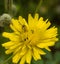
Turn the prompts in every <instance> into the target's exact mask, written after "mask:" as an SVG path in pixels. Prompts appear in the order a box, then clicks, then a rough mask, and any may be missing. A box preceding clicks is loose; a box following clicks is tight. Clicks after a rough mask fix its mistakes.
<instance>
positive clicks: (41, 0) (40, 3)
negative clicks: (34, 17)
mask: <svg viewBox="0 0 60 64" xmlns="http://www.w3.org/2000/svg"><path fill="white" fill-rule="evenodd" d="M42 2H43V0H40V2H39V4H38V6H37V8H36V10H35V13H37V12H38V10H39V8H40V6H41V5H42Z"/></svg>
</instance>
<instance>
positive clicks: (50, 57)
mask: <svg viewBox="0 0 60 64" xmlns="http://www.w3.org/2000/svg"><path fill="white" fill-rule="evenodd" d="M40 1H42V3H41V5H40V7H39V9H38V11H37V13H39V15H40V17H41V16H42V17H44V19H47V18H48V19H49V20H50V21H51V23H52V26H53V25H55V26H56V27H58V34H59V35H58V38H59V41H58V42H57V43H56V44H55V46H53V47H50V48H51V50H52V51H51V52H48V51H47V50H44V51H45V52H46V53H47V54H46V55H45V56H42V60H38V61H34V60H32V62H31V63H32V64H60V0H0V64H3V62H4V61H5V60H6V59H7V58H9V57H10V56H11V55H6V54H5V52H4V51H5V49H4V48H3V47H2V46H1V44H2V43H4V42H7V41H8V39H6V38H4V37H2V33H3V32H4V31H7V32H11V31H12V30H11V29H10V27H9V23H10V20H11V18H12V17H14V18H18V16H20V15H21V16H22V17H24V18H25V19H26V20H27V18H28V14H29V13H31V14H32V16H34V14H35V11H36V8H37V6H38V5H39V2H40ZM4 14H8V15H9V17H8V15H4ZM6 21H7V22H6ZM4 64H13V63H12V62H11V59H10V60H8V62H6V63H4Z"/></svg>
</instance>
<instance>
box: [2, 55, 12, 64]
mask: <svg viewBox="0 0 60 64" xmlns="http://www.w3.org/2000/svg"><path fill="white" fill-rule="evenodd" d="M12 56H13V55H12ZM12 56H10V57H9V58H8V59H6V60H5V61H4V62H3V63H2V64H5V63H6V62H8V61H9V60H10V59H11V58H12Z"/></svg>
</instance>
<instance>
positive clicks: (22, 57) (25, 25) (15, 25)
mask: <svg viewBox="0 0 60 64" xmlns="http://www.w3.org/2000/svg"><path fill="white" fill-rule="evenodd" d="M50 25H51V23H50V22H49V21H48V20H45V21H44V20H43V18H42V17H41V18H39V15H38V14H35V17H34V18H33V17H32V16H31V14H29V15H28V22H26V20H25V19H24V18H22V17H21V16H19V19H18V20H17V19H12V23H11V24H10V27H11V29H12V30H13V31H14V32H12V33H7V32H4V33H3V36H4V37H6V38H9V39H10V41H9V42H6V43H3V44H2V46H3V47H5V49H7V50H6V51H5V53H6V54H10V53H13V57H12V62H13V63H18V62H19V64H24V63H25V62H27V63H28V64H30V63H31V59H32V57H33V58H34V60H38V59H41V56H40V55H45V54H46V53H45V52H44V51H43V50H42V49H43V48H45V49H47V50H48V51H50V49H49V46H53V45H54V44H55V42H56V41H58V38H57V37H56V36H57V28H55V26H53V27H51V28H50Z"/></svg>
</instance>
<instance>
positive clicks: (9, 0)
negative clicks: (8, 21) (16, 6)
mask: <svg viewBox="0 0 60 64" xmlns="http://www.w3.org/2000/svg"><path fill="white" fill-rule="evenodd" d="M12 4H13V0H4V6H5V12H7V13H9V14H11V10H12Z"/></svg>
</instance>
